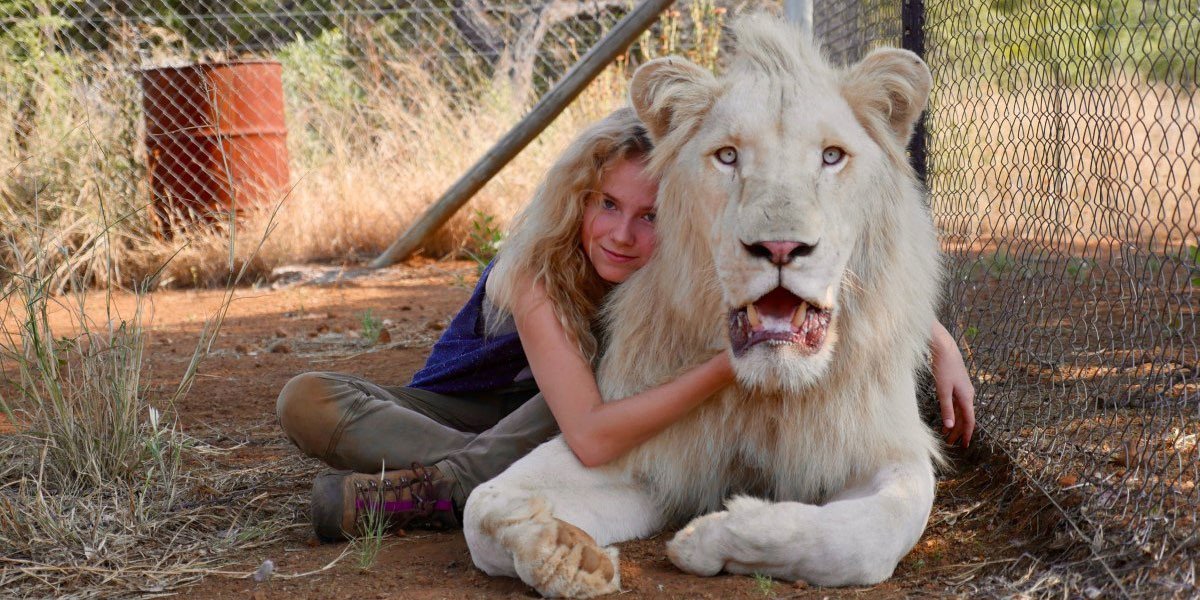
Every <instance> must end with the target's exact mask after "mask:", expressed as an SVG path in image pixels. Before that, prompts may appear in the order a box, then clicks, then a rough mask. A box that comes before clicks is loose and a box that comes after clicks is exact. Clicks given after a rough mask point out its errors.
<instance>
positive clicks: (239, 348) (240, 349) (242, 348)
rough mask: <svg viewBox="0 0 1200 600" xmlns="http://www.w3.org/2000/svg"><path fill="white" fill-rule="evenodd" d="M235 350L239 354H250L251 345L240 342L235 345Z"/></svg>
mask: <svg viewBox="0 0 1200 600" xmlns="http://www.w3.org/2000/svg"><path fill="white" fill-rule="evenodd" d="M233 351H234V352H237V353H238V354H249V353H250V347H249V346H247V345H245V344H238V345H236V346H234V347H233Z"/></svg>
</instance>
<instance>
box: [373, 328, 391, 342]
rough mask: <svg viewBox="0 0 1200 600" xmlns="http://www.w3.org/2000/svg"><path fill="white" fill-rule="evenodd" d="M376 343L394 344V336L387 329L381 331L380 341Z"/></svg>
mask: <svg viewBox="0 0 1200 600" xmlns="http://www.w3.org/2000/svg"><path fill="white" fill-rule="evenodd" d="M376 343H379V344H390V343H392V334H391V333H390V332H388V330H386V329H382V330H380V331H379V340H377V342H376Z"/></svg>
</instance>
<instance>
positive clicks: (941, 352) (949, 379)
mask: <svg viewBox="0 0 1200 600" xmlns="http://www.w3.org/2000/svg"><path fill="white" fill-rule="evenodd" d="M929 345H930V350H931V353H932V355H933V367H932V368H933V384H934V387H935V388H937V397H938V404H940V405H941V406H942V433H943V434H946V443H947V444H951V445H953V444H954V443H955V442H960V443H961V444H962V445H963V447H964V448H965V447H966V446H968V445H970V443H971V434H972V433H973V432H974V431H975V386H973V385H971V376H970V375H969V374H968V373H967V367H966V365H965V364H963V359H962V353H961V352H959V350H958V344H956V343H954V338H953V337H951V336H950V332H949V331H946V328H945V327H943V326H942V324H941V323H938V322H936V321H935V322H934V324H933V340H932V341H931V342H930V344H929Z"/></svg>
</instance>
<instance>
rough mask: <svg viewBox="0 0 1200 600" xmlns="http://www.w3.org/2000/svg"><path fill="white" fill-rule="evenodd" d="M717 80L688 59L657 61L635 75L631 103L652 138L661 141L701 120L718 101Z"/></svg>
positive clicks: (668, 58)
mask: <svg viewBox="0 0 1200 600" xmlns="http://www.w3.org/2000/svg"><path fill="white" fill-rule="evenodd" d="M716 87H717V79H716V77H713V74H712V73H711V72H709V70H708V69H705V68H704V67H701V66H699V65H697V64H695V63H693V62H692V61H690V60H687V59H686V58H680V57H678V56H667V57H664V58H656V59H654V60H652V61H650V62H648V63H646V64H644V65H642V66H641V67H638V70H637V71H636V72H635V73H634V74H633V81H632V82H631V83H630V84H629V99H630V101H631V102H632V103H633V109H634V110H635V111H637V115H638V118H639V119H641V120H642V122H643V123H645V124H646V129H647V130H649V132H650V136H651V137H652V138H654V139H655V140H658V139H660V138H662V137H663V136H665V135H666V134H667V133H669V132H670V131H671V130H672V129H674V128H676V127H678V126H680V125H681V124H683V123H684V122H687V121H691V120H693V119H694V118H696V117H701V116H703V115H704V113H706V112H708V108H709V107H710V106H712V101H713V98H715V97H716Z"/></svg>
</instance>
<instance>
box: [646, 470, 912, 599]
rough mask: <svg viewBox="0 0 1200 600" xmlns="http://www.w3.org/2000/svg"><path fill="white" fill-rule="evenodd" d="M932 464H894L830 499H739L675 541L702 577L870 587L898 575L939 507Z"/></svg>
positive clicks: (679, 558) (672, 551)
mask: <svg viewBox="0 0 1200 600" xmlns="http://www.w3.org/2000/svg"><path fill="white" fill-rule="evenodd" d="M933 492H934V478H933V467H932V465H930V464H929V463H928V462H925V463H912V464H903V465H891V466H889V467H886V468H884V469H883V470H881V471H880V472H879V473H877V474H876V475H875V476H874V477H873V478H871V480H869V481H867V482H866V483H864V484H862V485H858V486H854V487H851V488H847V489H846V490H844V491H842V492H841V493H840V494H838V495H837V496H836V497H833V498H831V499H830V501H829V502H828V503H826V504H823V505H820V506H817V505H813V504H804V503H800V502H779V503H771V502H766V501H762V500H757V499H753V498H736V499H734V500H732V501H730V502H729V503H728V505H727V510H725V511H722V512H717V513H712V514H709V515H705V516H703V517H699V518H697V519H694V520H693V521H692V522H691V523H689V524H688V525H687V527H684V528H683V529H681V530H680V531H679V532H678V533H677V534H676V535H675V538H674V539H673V540H671V542H670V543H669V544H668V546H667V551H668V554H669V555H670V558H671V562H673V563H675V565H676V566H678V567H679V568H680V569H683V570H684V571H688V572H690V573H695V574H697V575H715V574H716V573H718V572H720V571H721V570H722V569H724V570H726V571H729V572H731V573H761V574H764V575H770V576H772V577H778V578H781V579H789V580H803V581H807V582H809V583H813V584H816V585H830V586H834V585H869V584H874V583H878V582H880V581H883V580H884V579H887V578H888V577H889V576H891V574H892V571H893V570H895V568H896V564H897V563H899V562H900V559H901V558H903V557H904V555H905V554H907V553H908V551H909V550H910V549H912V547H913V545H914V544H916V543H917V539H918V538H920V537H921V533H922V532H923V531H924V530H925V523H926V522H927V521H928V519H929V511H930V509H931V508H932V507H933Z"/></svg>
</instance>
